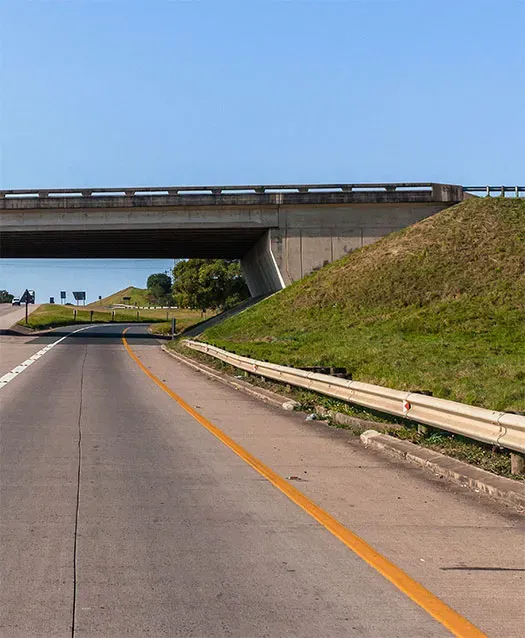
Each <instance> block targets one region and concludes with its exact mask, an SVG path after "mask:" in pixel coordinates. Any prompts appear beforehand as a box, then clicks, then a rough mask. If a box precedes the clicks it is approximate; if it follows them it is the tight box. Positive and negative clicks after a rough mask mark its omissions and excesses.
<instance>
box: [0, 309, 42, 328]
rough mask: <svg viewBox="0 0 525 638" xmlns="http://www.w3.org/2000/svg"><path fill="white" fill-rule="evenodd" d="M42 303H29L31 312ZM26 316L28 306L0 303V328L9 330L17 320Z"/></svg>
mask: <svg viewBox="0 0 525 638" xmlns="http://www.w3.org/2000/svg"><path fill="white" fill-rule="evenodd" d="M39 305H40V304H29V313H32V312H33V311H35V310H36V309H37V308H38V306H39ZM25 316H26V307H25V304H24V305H23V306H12V305H11V304H10V303H2V304H0V330H8V329H9V328H11V326H13V325H14V324H15V323H16V322H17V321H20V319H23V318H24V317H25Z"/></svg>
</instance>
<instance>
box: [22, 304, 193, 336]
mask: <svg viewBox="0 0 525 638" xmlns="http://www.w3.org/2000/svg"><path fill="white" fill-rule="evenodd" d="M74 310H75V308H74V307H72V306H59V305H57V304H43V305H41V306H40V307H39V308H37V309H36V310H35V311H34V312H32V313H31V314H30V315H29V318H28V324H27V325H28V326H29V327H30V328H33V329H34V330H45V329H46V328H57V327H59V326H68V325H71V324H74V323H90V322H92V323H110V322H111V320H112V312H111V311H110V310H96V309H94V308H89V306H86V308H85V309H83V308H81V307H77V308H76V310H77V316H76V320H75V319H74ZM167 312H169V317H170V319H171V317H175V319H176V320H177V327H179V326H189V325H191V324H193V323H197V322H198V321H200V312H199V311H196V310H183V309H171V310H169V311H167V310H140V311H139V316H138V318H137V311H136V310H126V309H122V310H118V309H117V310H115V317H114V321H115V322H122V323H124V322H126V323H134V322H137V321H138V322H141V323H143V322H147V323H159V325H161V326H162V325H163V323H169V325H170V326H171V321H169V322H166V313H167ZM91 313H93V314H92V315H91ZM18 323H19V325H21V326H25V325H26V323H25V320H21V321H19V322H18Z"/></svg>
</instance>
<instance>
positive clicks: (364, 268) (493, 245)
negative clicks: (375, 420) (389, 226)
mask: <svg viewBox="0 0 525 638" xmlns="http://www.w3.org/2000/svg"><path fill="white" fill-rule="evenodd" d="M203 339H204V340H205V341H207V342H209V343H213V344H215V345H217V346H219V347H222V348H225V349H226V350H230V351H235V352H236V353H238V354H243V355H247V356H252V357H254V358H259V359H266V360H269V361H272V362H274V363H280V364H283V365H292V366H296V367H301V366H313V365H323V366H325V365H331V366H344V367H346V368H347V369H348V370H349V371H350V372H351V373H352V375H353V378H354V379H355V380H359V381H365V382H369V383H376V384H379V385H384V386H389V387H392V388H398V389H404V390H412V391H417V390H430V391H432V392H433V394H434V396H438V397H442V398H446V399H452V400H456V401H461V402H464V403H470V404H473V405H480V406H483V407H487V408H490V409H496V410H516V411H523V410H525V201H524V200H517V199H504V198H484V199H477V198H472V199H469V200H467V201H465V202H463V203H461V204H458V205H456V206H453V207H451V208H448V209H446V210H444V211H442V212H440V213H438V214H436V215H434V216H432V217H430V218H428V219H425V220H423V221H421V222H419V223H417V224H415V225H413V226H411V227H409V228H406V229H404V230H402V231H399V232H397V233H393V234H392V235H389V236H388V237H385V238H383V239H381V240H379V241H378V242H376V243H374V244H372V245H369V246H366V247H364V248H361V249H359V250H357V251H355V252H353V253H351V254H349V255H347V256H346V257H344V258H343V259H341V260H339V261H337V262H334V263H332V264H330V265H328V266H326V267H325V268H323V269H321V270H319V271H318V272H316V273H314V274H312V275H309V276H308V277H306V278H304V279H302V280H301V281H299V282H296V283H295V284H293V285H291V286H290V287H288V288H286V289H285V290H283V291H282V292H280V293H278V294H276V295H274V296H273V297H271V298H269V299H267V300H265V301H263V302H262V303H260V304H258V305H257V306H255V307H254V308H251V309H249V310H247V311H246V312H244V313H242V314H240V315H238V316H235V317H233V318H231V319H229V320H227V321H225V322H224V323H222V324H220V325H218V326H215V327H213V328H210V329H209V330H207V331H206V332H205V333H204V335H203Z"/></svg>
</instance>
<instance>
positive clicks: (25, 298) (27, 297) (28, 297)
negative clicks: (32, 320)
mask: <svg viewBox="0 0 525 638" xmlns="http://www.w3.org/2000/svg"><path fill="white" fill-rule="evenodd" d="M31 300H32V295H31V293H30V292H29V290H27V288H26V290H25V292H24V294H23V295H22V297H21V298H20V303H25V305H26V326H27V323H28V321H27V318H28V315H29V312H28V310H27V307H28V306H29V302H30V301H31Z"/></svg>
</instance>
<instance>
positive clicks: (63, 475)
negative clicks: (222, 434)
mask: <svg viewBox="0 0 525 638" xmlns="http://www.w3.org/2000/svg"><path fill="white" fill-rule="evenodd" d="M121 329H122V328H121V327H119V326H112V327H95V328H90V329H89V330H87V331H85V332H80V333H77V334H75V335H72V336H70V337H68V338H67V339H66V340H65V341H63V342H62V343H61V344H59V345H58V346H56V347H54V348H53V349H52V350H50V351H49V352H47V353H46V354H45V356H44V357H42V359H40V360H39V361H38V362H36V363H35V364H34V365H32V366H31V367H29V368H28V369H27V370H25V371H24V372H23V373H22V374H20V375H19V376H18V377H17V378H16V379H14V380H13V381H12V382H10V383H8V384H7V385H6V386H5V387H4V388H3V389H2V390H1V392H0V416H1V420H2V445H1V448H0V449H1V458H0V474H1V481H2V488H1V489H2V492H1V494H2V501H1V515H2V558H1V560H2V568H3V577H2V588H1V592H2V604H1V608H2V618H1V621H0V635H1V636H6V637H11V636H12V637H18V636H19V637H21V638H22V637H24V638H25V637H30V636H71V635H75V636H76V635H78V636H86V637H87V636H89V637H91V636H115V637H119V636H137V637H139V636H148V635H149V636H198V637H200V636H203V637H207V636H242V637H248V636H327V637H330V636H348V635H355V636H374V637H375V636H414V637H416V636H418V637H419V636H445V635H450V634H449V632H447V631H446V630H445V628H444V627H443V626H442V625H441V624H439V623H438V622H436V621H435V620H433V619H432V618H431V616H430V615H429V614H427V613H426V612H425V611H423V610H422V609H421V608H420V607H418V606H417V605H416V604H415V603H414V602H412V601H411V600H410V599H409V598H408V597H407V596H405V595H404V594H402V593H401V592H400V591H399V590H398V589H396V588H395V587H394V586H393V585H392V584H390V583H389V582H388V581H387V580H385V579H384V578H383V577H382V576H380V575H379V574H378V573H377V571H375V570H374V569H372V568H371V567H369V566H368V565H367V564H366V563H365V562H364V561H362V560H361V559H360V558H358V557H357V556H356V555H355V554H354V553H353V552H351V551H349V550H348V548H347V547H345V545H344V544H342V543H341V542H340V541H339V540H337V539H336V538H335V537H334V536H333V535H332V534H330V533H329V532H328V531H327V530H326V528H324V527H323V526H322V525H320V524H319V523H317V522H316V521H315V520H314V519H313V518H312V517H311V516H309V515H308V514H307V513H306V512H305V511H304V510H303V509H301V508H299V507H297V505H296V504H294V503H293V502H292V501H291V500H290V499H289V498H287V497H286V496H285V495H284V494H283V493H282V492H280V491H279V490H277V489H276V488H275V487H274V486H273V485H271V484H270V483H269V482H268V481H267V480H265V479H264V478H263V477H262V476H261V475H260V474H259V473H257V472H255V471H254V470H253V469H252V468H251V467H250V466H249V465H247V464H246V463H245V462H244V461H243V460H242V459H241V458H239V456H237V455H235V454H234V453H233V452H232V451H231V450H230V449H228V447H226V446H225V445H223V444H222V443H221V442H219V441H218V440H217V439H216V438H214V437H213V436H212V435H211V434H210V433H209V432H208V431H207V430H206V429H205V428H203V427H201V425H199V424H198V423H197V422H196V421H195V420H194V419H193V418H192V417H191V416H190V415H189V414H188V413H187V412H186V411H184V410H183V409H182V408H181V407H180V406H179V405H178V404H177V403H176V402H175V401H173V399H172V398H170V396H168V395H167V394H166V392H164V391H162V389H160V388H159V387H158V385H156V384H154V383H153V382H152V381H151V380H150V379H148V377H147V376H146V375H145V374H144V372H143V371H142V370H141V369H140V368H139V367H138V366H137V364H136V363H135V362H134V361H133V360H132V358H131V357H130V356H129V355H128V353H127V352H126V351H125V349H124V347H123V345H122V341H121V339H120V332H121ZM61 332H62V333H64V332H67V330H66V331H64V330H62V331H61ZM139 332H140V330H139V329H137V328H134V329H133V332H132V334H131V335H130V337H129V343H130V346H131V347H132V348H133V349H134V350H135V351H136V352H139V353H140V356H141V358H143V360H144V361H145V364H146V367H147V368H152V367H154V365H155V364H154V363H153V362H154V361H156V360H157V359H156V357H157V358H158V357H163V356H165V355H161V354H160V353H158V352H157V349H156V347H150V346H152V345H153V344H155V341H154V340H151V339H149V338H147V337H145V336H144V335H142V334H139ZM56 338H57V335H53V334H51V335H46V336H45V337H41V338H39V339H35V340H34V341H35V343H34V345H35V347H36V346H38V347H39V348H42V347H44V346H45V345H46V344H48V343H50V342H52V341H54V340H56ZM165 359H166V361H167V362H168V363H171V360H168V359H167V357H166V358H165ZM162 361H163V362H164V361H165V360H164V359H162ZM176 370H177V374H178V377H177V375H175V379H170V384H171V385H176V383H177V382H178V383H179V384H180V386H181V388H183V390H184V392H186V397H187V399H188V400H191V399H192V398H193V397H191V388H192V387H194V388H195V394H194V397H199V399H198V400H199V404H204V401H203V400H202V399H203V398H204V399H205V393H206V383H208V384H209V383H210V382H207V381H204V380H200V383H199V380H196V379H193V377H192V378H191V381H192V384H193V385H192V386H188V381H190V375H189V374H188V373H187V371H186V370H185V369H179V368H176ZM172 371H173V369H172ZM162 376H164V378H167V376H168V374H167V373H166V374H164V375H161V381H162ZM172 381H174V383H172ZM188 387H190V396H188V395H187V392H188ZM210 394H211V393H210ZM224 399H225V401H224V402H223V403H224V404H225V405H224V406H223V415H224V413H226V411H227V404H228V400H229V395H228V394H227V393H225V394H224ZM246 401H249V400H248V399H246ZM199 407H200V406H199ZM205 407H206V406H205ZM265 409H267V408H265ZM267 410H268V409H267ZM268 412H269V413H270V414H271V411H270V410H268ZM230 414H231V417H230V418H231V420H237V422H242V421H244V422H245V423H250V426H251V421H252V418H251V413H250V412H246V413H245V414H239V413H236V414H233V413H232V412H231V410H230ZM222 418H223V419H224V416H223V417H222ZM465 635H466V634H465ZM508 635H510V634H508Z"/></svg>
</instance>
